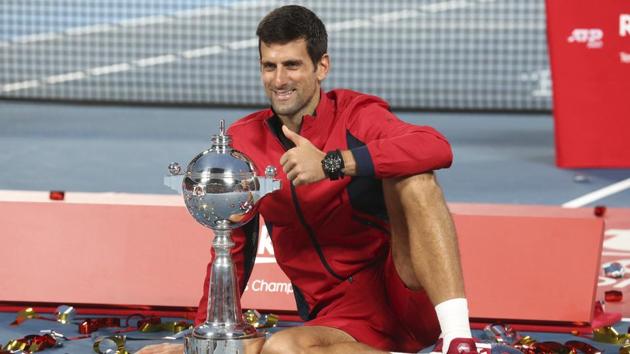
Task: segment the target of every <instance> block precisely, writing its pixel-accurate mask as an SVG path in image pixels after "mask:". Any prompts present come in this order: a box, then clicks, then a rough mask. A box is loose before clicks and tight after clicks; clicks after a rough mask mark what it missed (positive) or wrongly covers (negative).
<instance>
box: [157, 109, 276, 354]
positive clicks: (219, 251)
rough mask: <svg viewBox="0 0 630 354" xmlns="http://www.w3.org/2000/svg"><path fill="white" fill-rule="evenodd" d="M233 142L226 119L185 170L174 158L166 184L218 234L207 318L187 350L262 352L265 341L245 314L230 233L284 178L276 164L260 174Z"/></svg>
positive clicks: (190, 352)
mask: <svg viewBox="0 0 630 354" xmlns="http://www.w3.org/2000/svg"><path fill="white" fill-rule="evenodd" d="M230 143H231V140H230V136H228V135H226V134H225V122H224V121H223V120H221V123H220V131H219V134H218V135H214V136H213V137H212V146H211V147H210V148H209V149H207V150H205V151H203V152H201V153H200V154H199V155H197V156H196V157H195V158H194V159H192V161H190V163H189V164H188V168H187V169H186V171H185V172H184V171H182V169H181V166H180V165H179V164H178V163H171V164H170V165H169V166H168V169H169V172H170V174H171V176H169V177H165V179H164V184H166V185H167V186H169V187H171V188H173V189H175V190H179V188H181V191H182V193H183V195H184V202H185V203H186V207H187V208H188V211H189V212H190V214H191V215H192V216H193V218H195V220H197V222H199V223H200V224H202V225H204V226H206V227H209V228H210V229H212V231H213V232H214V235H215V237H214V240H213V242H212V247H213V249H214V252H215V259H214V263H213V264H212V270H211V275H210V289H209V291H208V294H209V295H208V313H207V316H206V322H204V323H203V324H201V325H199V326H197V327H195V328H194V329H193V331H192V332H191V333H190V334H189V335H187V336H186V337H185V338H184V344H185V353H186V354H223V353H225V354H236V353H238V354H242V353H258V352H259V351H260V348H261V346H262V344H263V342H264V333H259V332H257V330H256V329H255V328H254V327H253V326H251V325H250V324H248V323H247V322H245V320H244V319H243V315H242V312H241V305H240V298H239V295H240V294H239V293H240V292H239V289H238V281H237V279H236V269H235V267H234V263H233V262H232V257H231V255H230V249H231V248H232V247H234V242H233V241H232V238H231V237H230V233H231V231H232V229H234V228H237V227H240V226H242V225H244V224H245V223H247V222H248V221H250V220H251V219H252V218H253V217H254V214H255V213H254V205H255V204H256V203H257V202H258V201H259V200H260V199H261V198H262V197H263V196H265V195H266V194H267V193H270V192H273V191H275V190H278V189H280V181H278V180H276V179H275V176H276V169H275V168H274V167H273V166H267V168H266V169H265V176H264V177H261V176H256V168H255V166H254V164H253V163H252V161H251V160H250V159H249V158H248V157H247V156H245V155H244V154H243V153H241V152H239V151H237V150H234V149H233V148H232V146H231V144H230Z"/></svg>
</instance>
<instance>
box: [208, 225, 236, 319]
mask: <svg viewBox="0 0 630 354" xmlns="http://www.w3.org/2000/svg"><path fill="white" fill-rule="evenodd" d="M213 231H214V235H215V236H214V240H213V242H212V248H213V249H214V253H215V259H214V263H213V264H212V270H211V272H212V274H211V276H210V289H208V290H209V291H208V294H210V296H209V298H208V299H209V301H208V313H207V317H206V318H207V319H208V320H207V322H209V323H212V324H215V325H221V326H228V327H230V326H231V325H237V324H241V323H244V320H243V315H242V312H241V305H240V296H239V294H240V291H239V289H238V280H237V277H236V268H235V267H234V262H233V261H232V256H231V253H230V250H231V249H232V248H233V247H234V242H233V241H232V237H231V236H230V233H231V230H229V229H225V230H220V229H214V230H213Z"/></svg>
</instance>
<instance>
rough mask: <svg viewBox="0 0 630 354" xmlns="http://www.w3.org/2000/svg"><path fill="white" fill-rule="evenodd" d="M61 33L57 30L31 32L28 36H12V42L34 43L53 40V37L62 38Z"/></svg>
mask: <svg viewBox="0 0 630 354" xmlns="http://www.w3.org/2000/svg"><path fill="white" fill-rule="evenodd" d="M60 37H61V35H59V34H58V33H55V32H44V33H35V34H29V35H26V36H20V37H14V38H11V42H13V43H21V44H23V43H34V42H42V41H51V40H53V39H58V38H60Z"/></svg>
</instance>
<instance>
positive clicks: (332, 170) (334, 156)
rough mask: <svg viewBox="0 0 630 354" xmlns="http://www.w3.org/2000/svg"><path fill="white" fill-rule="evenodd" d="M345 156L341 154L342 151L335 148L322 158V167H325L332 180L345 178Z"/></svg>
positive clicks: (327, 175) (325, 171)
mask: <svg viewBox="0 0 630 354" xmlns="http://www.w3.org/2000/svg"><path fill="white" fill-rule="evenodd" d="M344 167H345V166H344V164H343V157H342V156H341V151H339V150H338V149H337V150H334V151H329V152H328V153H327V154H326V157H324V159H323V160H322V168H323V169H324V174H325V175H326V177H328V178H329V179H330V180H331V181H335V180H338V179H339V178H343V176H344V174H343V171H342V170H343V168H344Z"/></svg>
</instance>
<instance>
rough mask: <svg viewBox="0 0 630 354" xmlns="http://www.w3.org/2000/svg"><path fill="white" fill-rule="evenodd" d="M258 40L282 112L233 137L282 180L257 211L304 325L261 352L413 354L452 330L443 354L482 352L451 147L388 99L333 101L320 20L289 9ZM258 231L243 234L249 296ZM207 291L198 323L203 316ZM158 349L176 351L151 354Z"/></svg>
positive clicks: (250, 122)
mask: <svg viewBox="0 0 630 354" xmlns="http://www.w3.org/2000/svg"><path fill="white" fill-rule="evenodd" d="M257 35H258V36H259V39H260V41H259V49H260V66H261V77H262V81H263V84H264V88H265V92H266V94H267V96H268V97H269V100H270V102H271V108H270V109H266V110H263V111H260V112H256V113H253V114H251V115H249V116H247V117H245V118H242V119H241V120H239V121H237V122H236V123H234V124H233V125H232V126H231V127H230V128H229V130H228V133H229V134H230V135H231V136H232V139H233V146H234V148H235V149H236V150H239V151H241V152H243V153H244V154H245V155H247V156H248V157H249V158H251V159H252V160H253V161H254V163H255V165H256V166H257V167H258V168H264V167H265V166H267V165H273V166H276V167H277V168H278V171H281V172H280V173H279V176H278V177H279V178H281V180H282V188H281V189H280V190H279V191H276V192H274V193H272V194H269V195H267V196H266V197H265V198H263V199H262V200H261V201H260V203H259V204H258V212H259V213H260V215H262V216H263V218H264V220H265V223H266V226H267V229H268V232H269V235H270V236H271V240H272V242H273V247H274V251H275V256H276V260H277V262H278V265H279V266H280V267H281V268H282V270H283V271H284V272H285V273H286V275H287V276H288V277H289V279H290V280H291V282H292V284H293V290H294V293H295V298H296V302H297V307H298V311H299V314H300V316H301V317H302V318H303V319H304V320H305V321H306V322H305V326H302V327H295V328H290V329H285V330H282V331H280V332H277V333H276V334H274V335H273V336H271V337H270V339H268V340H267V341H266V343H265V344H264V346H263V348H262V353H263V354H275V353H285V354H291V353H303V352H307V353H372V352H375V353H377V352H378V353H380V352H382V351H406V352H415V351H418V350H420V349H422V348H424V347H426V346H428V345H431V344H433V343H434V342H435V341H436V340H437V339H438V335H439V334H440V330H441V331H442V335H443V337H444V343H446V345H445V346H444V349H443V352H445V353H446V352H461V351H469V352H475V350H476V348H475V345H474V342H473V341H472V340H471V339H470V328H469V324H468V308H467V302H466V299H465V295H464V286H463V281H462V276H461V267H460V263H459V254H458V249H457V240H456V236H455V231H454V227H453V224H452V221H451V218H450V214H449V212H448V209H447V207H446V204H445V202H444V199H443V196H442V193H441V190H440V187H439V185H438V184H437V182H436V180H435V176H434V175H433V174H432V173H431V171H432V170H435V169H439V168H446V167H449V166H450V164H451V160H452V153H451V149H450V146H449V144H448V142H447V141H446V139H445V138H444V137H443V136H442V135H440V134H439V133H438V132H437V131H435V130H434V129H432V128H429V127H421V126H415V125H411V124H408V123H405V122H403V121H401V120H399V119H398V118H397V117H396V116H394V115H393V114H392V113H391V112H390V111H389V107H388V105H387V103H386V102H384V101H383V100H381V99H379V98H378V97H375V96H370V95H365V94H361V93H358V92H354V91H349V90H333V91H330V92H328V93H325V92H323V91H322V89H321V82H322V81H323V80H324V79H325V78H326V76H327V74H328V71H329V69H330V58H329V56H328V54H327V34H326V29H325V27H324V25H323V23H322V22H321V21H320V20H319V18H317V16H316V15H315V14H314V13H312V12H311V11H310V10H308V9H305V8H303V7H300V6H284V7H281V8H278V9H276V10H274V11H272V12H271V13H270V14H268V15H267V16H266V17H265V18H264V19H263V20H262V21H261V23H260V24H259V27H258V30H257ZM383 64H384V65H387V63H383ZM257 174H258V175H263V174H264V171H262V170H259V171H257ZM257 225H258V223H257V222H256V221H252V222H250V223H249V224H247V225H246V226H244V227H242V228H241V229H238V230H235V232H233V233H232V236H233V238H234V241H235V243H236V247H235V248H234V249H233V257H234V261H235V263H236V266H237V269H238V276H239V279H240V282H241V283H240V284H239V285H240V288H241V289H244V288H245V284H246V282H247V279H248V278H249V274H250V273H251V270H252V267H253V264H254V258H255V252H256V242H255V239H256V234H257V230H256V227H257ZM252 235H253V237H252ZM208 270H210V265H209V267H208ZM208 276H209V274H208ZM207 283H208V279H206V284H205V285H204V291H205V292H206V293H204V296H203V298H202V299H201V301H200V305H199V312H198V316H197V319H196V322H197V323H200V322H202V321H204V320H205V315H206V303H207V290H208V284H207ZM434 305H435V306H434ZM436 312H437V315H436ZM449 343H450V344H451V345H450V347H449V345H448V344H449ZM160 348H163V349H164V348H166V347H160ZM171 349H172V350H173V351H172V352H181V347H176V348H173V347H171ZM438 350H441V349H438ZM151 352H156V353H157V352H164V353H165V352H168V351H167V349H164V351H159V350H156V351H150V349H145V350H143V351H142V352H141V353H151Z"/></svg>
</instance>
